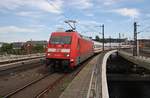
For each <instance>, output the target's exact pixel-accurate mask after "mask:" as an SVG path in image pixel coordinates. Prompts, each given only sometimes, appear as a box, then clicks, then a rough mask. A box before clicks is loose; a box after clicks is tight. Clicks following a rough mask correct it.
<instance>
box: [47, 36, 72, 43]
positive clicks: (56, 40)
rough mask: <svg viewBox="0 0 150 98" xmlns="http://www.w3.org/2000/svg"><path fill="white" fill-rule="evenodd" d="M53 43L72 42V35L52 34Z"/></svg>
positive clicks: (51, 41)
mask: <svg viewBox="0 0 150 98" xmlns="http://www.w3.org/2000/svg"><path fill="white" fill-rule="evenodd" d="M50 43H51V44H71V36H51V39H50Z"/></svg>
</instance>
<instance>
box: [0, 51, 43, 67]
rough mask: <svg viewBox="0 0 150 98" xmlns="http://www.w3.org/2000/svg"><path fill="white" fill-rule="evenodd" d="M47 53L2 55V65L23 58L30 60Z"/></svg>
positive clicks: (0, 62)
mask: <svg viewBox="0 0 150 98" xmlns="http://www.w3.org/2000/svg"><path fill="white" fill-rule="evenodd" d="M44 56H45V53H37V54H28V55H9V56H0V66H1V65H2V64H6V63H12V62H17V61H22V60H29V59H34V58H40V57H44Z"/></svg>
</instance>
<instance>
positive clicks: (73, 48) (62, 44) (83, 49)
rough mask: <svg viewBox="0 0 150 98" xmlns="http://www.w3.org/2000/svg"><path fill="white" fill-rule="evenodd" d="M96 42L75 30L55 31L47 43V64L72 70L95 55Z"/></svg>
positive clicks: (52, 68) (51, 67)
mask: <svg viewBox="0 0 150 98" xmlns="http://www.w3.org/2000/svg"><path fill="white" fill-rule="evenodd" d="M93 47H94V43H93V42H92V40H91V39H90V38H87V37H83V36H81V35H80V34H79V33H78V32H75V31H66V32H53V33H52V34H51V37H50V40H49V42H48V45H47V50H46V65H47V66H48V68H49V69H50V70H51V71H52V70H54V69H62V70H65V69H67V70H71V69H74V68H75V67H76V66H77V65H79V64H80V63H82V62H83V61H85V60H86V59H88V58H89V57H91V56H92V55H94V48H93Z"/></svg>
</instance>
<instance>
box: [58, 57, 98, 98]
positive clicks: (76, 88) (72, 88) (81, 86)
mask: <svg viewBox="0 0 150 98" xmlns="http://www.w3.org/2000/svg"><path fill="white" fill-rule="evenodd" d="M99 57H100V55H97V56H96V57H95V58H94V59H92V60H91V61H90V62H89V63H88V64H87V65H86V66H85V67H84V68H83V69H82V70H81V71H80V72H79V74H78V75H77V76H76V77H75V78H74V79H73V81H72V82H71V83H70V84H69V86H68V87H67V88H66V89H65V91H64V92H63V93H62V94H61V96H60V97H59V98H86V97H87V93H88V89H89V84H90V79H91V75H92V71H93V69H94V67H95V66H94V65H96V63H97V60H98V59H99Z"/></svg>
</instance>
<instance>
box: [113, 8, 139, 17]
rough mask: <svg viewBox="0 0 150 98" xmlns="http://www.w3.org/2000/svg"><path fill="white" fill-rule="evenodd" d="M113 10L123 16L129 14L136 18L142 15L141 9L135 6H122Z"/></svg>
mask: <svg viewBox="0 0 150 98" xmlns="http://www.w3.org/2000/svg"><path fill="white" fill-rule="evenodd" d="M112 12H115V13H117V14H120V15H122V16H128V17H132V18H136V17H138V16H139V15H140V12H139V10H138V9H135V8H120V9H115V10H112Z"/></svg>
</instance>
